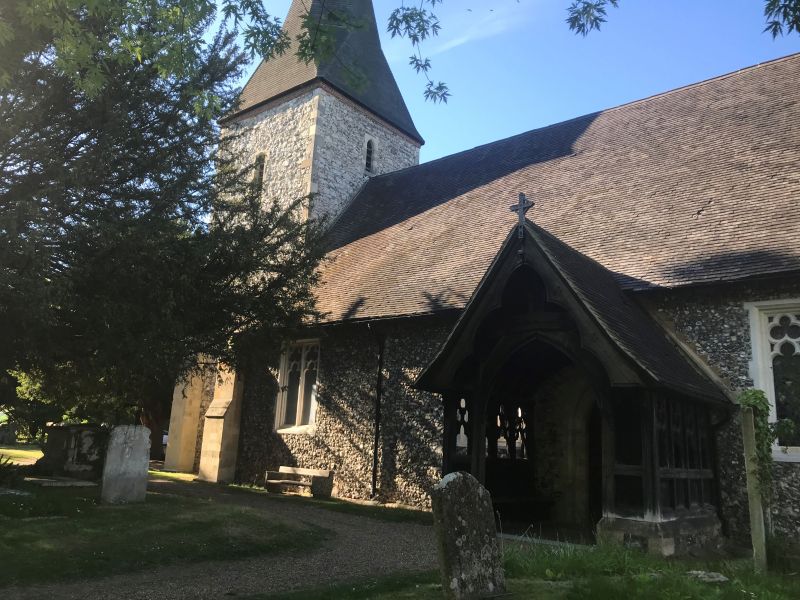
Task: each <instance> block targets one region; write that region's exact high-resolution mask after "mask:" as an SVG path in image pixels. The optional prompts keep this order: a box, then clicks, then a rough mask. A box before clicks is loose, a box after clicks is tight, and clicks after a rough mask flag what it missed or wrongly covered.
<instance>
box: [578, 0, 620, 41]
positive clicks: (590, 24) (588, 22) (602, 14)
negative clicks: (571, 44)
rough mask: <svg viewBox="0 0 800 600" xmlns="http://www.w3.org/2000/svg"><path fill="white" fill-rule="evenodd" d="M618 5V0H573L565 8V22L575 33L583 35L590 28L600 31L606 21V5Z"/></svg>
mask: <svg viewBox="0 0 800 600" xmlns="http://www.w3.org/2000/svg"><path fill="white" fill-rule="evenodd" d="M609 5H610V6H613V7H614V8H617V7H618V6H619V2H618V0H575V1H574V2H573V3H572V4H570V5H569V8H567V24H568V25H569V28H570V29H572V30H573V31H574V32H575V33H578V34H580V35H582V36H584V37H586V36H587V35H589V32H590V31H592V30H597V31H600V26H601V25H602V24H603V23H605V22H606V15H607V7H608V6H609Z"/></svg>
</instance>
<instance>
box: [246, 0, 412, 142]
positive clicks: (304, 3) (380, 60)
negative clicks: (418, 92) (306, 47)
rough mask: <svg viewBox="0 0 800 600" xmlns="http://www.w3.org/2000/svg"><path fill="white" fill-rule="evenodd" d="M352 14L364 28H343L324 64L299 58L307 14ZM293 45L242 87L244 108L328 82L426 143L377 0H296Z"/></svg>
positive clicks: (288, 27) (287, 25)
mask: <svg viewBox="0 0 800 600" xmlns="http://www.w3.org/2000/svg"><path fill="white" fill-rule="evenodd" d="M323 10H324V11H325V13H324V14H325V15H328V14H330V13H331V12H333V13H339V14H341V13H345V14H349V15H350V17H351V18H353V19H355V21H356V23H357V24H358V27H343V28H342V29H341V30H340V32H339V35H338V36H337V38H336V43H335V49H334V51H333V53H332V57H331V58H328V59H326V60H324V61H322V62H320V64H319V65H317V64H316V63H314V62H311V63H309V64H306V63H304V62H303V61H301V60H298V58H297V55H296V51H297V36H299V35H300V33H301V32H302V22H303V21H302V17H303V15H305V14H309V15H310V16H311V17H312V18H313V19H318V18H320V16H322V15H323ZM283 27H284V31H286V33H287V34H288V35H289V38H290V39H291V40H292V46H291V47H290V48H289V50H287V51H286V52H285V53H283V54H282V55H280V56H276V57H274V58H271V59H270V60H265V61H262V62H261V64H260V65H259V66H258V68H257V69H256V71H255V72H254V73H253V75H252V77H251V78H250V80H249V81H248V82H247V84H245V86H244V89H243V90H242V94H241V99H240V104H239V107H238V112H239V113H241V112H244V111H247V110H249V109H252V108H254V107H256V106H258V105H260V104H263V103H265V102H267V101H269V100H272V99H273V98H276V97H278V96H281V95H282V94H285V93H287V92H290V91H292V90H295V89H298V88H301V87H303V86H305V85H309V84H311V83H312V82H314V81H318V80H324V81H326V82H327V83H329V84H330V85H332V86H333V87H335V88H336V89H338V90H339V91H341V92H343V93H344V94H345V95H347V96H349V97H350V98H352V99H353V100H355V101H356V102H358V103H360V104H361V105H363V106H364V107H366V108H368V109H369V110H371V111H372V112H373V113H375V114H376V115H378V116H379V117H381V118H383V119H384V120H386V121H388V122H389V123H391V124H392V125H394V126H395V127H397V128H398V129H400V130H401V131H403V132H405V133H406V134H407V135H409V136H411V137H412V138H414V139H415V140H417V141H419V142H420V143H422V142H423V140H422V137H421V136H420V134H419V132H418V131H417V128H416V127H415V126H414V121H413V120H412V119H411V115H410V114H409V112H408V108H407V107H406V104H405V101H404V100H403V96H402V94H401V93H400V89H399V88H398V87H397V83H396V82H395V79H394V76H393V75H392V71H391V69H389V64H388V63H387V62H386V58H385V57H384V55H383V50H381V44H380V39H379V37H378V26H377V23H376V21H375V11H374V9H373V7H372V0H293V2H292V5H291V7H290V8H289V14H288V15H287V17H286V20H285V21H284V25H283Z"/></svg>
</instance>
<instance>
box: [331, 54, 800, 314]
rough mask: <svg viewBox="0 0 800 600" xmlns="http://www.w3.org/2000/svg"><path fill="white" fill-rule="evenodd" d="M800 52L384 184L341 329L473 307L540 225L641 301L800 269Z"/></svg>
mask: <svg viewBox="0 0 800 600" xmlns="http://www.w3.org/2000/svg"><path fill="white" fill-rule="evenodd" d="M798 91H800V54H795V55H792V56H789V57H786V58H783V59H779V60H776V61H772V62H769V63H764V64H762V65H758V66H755V67H751V68H748V69H744V70H742V71H739V72H737V73H733V74H730V75H727V76H723V77H719V78H716V79H712V80H709V81H706V82H702V83H698V84H695V85H692V86H688V87H685V88H681V89H678V90H675V91H672V92H668V93H665V94H661V95H658V96H654V97H651V98H647V99H645V100H640V101H638V102H633V103H631V104H627V105H624V106H620V107H618V108H614V109H610V110H607V111H603V112H599V113H596V114H592V115H587V116H584V117H579V118H577V119H573V120H570V121H566V122H563V123H559V124H556V125H551V126H549V127H545V128H542V129H537V130H534V131H530V132H527V133H523V134H521V135H517V136H515V137H511V138H508V139H505V140H500V141H498V142H494V143H492V144H487V145H485V146H480V147H478V148H475V149H472V150H468V151H466V152H461V153H459V154H454V155H452V156H448V157H446V158H442V159H439V160H436V161H432V162H429V163H425V164H422V165H419V166H416V167H412V168H409V169H405V170H403V171H398V172H395V173H390V174H387V175H383V176H380V177H375V178H373V179H371V180H370V181H369V182H368V184H367V185H366V186H364V188H363V189H362V191H361V192H360V193H359V194H358V195H357V197H356V198H355V199H354V200H353V201H352V202H351V204H350V206H349V207H348V208H347V209H346V210H345V211H344V213H343V214H342V215H341V216H340V218H339V219H338V220H337V221H336V223H334V225H333V227H332V230H331V232H330V248H331V251H330V257H331V258H332V259H333V260H332V261H331V262H329V263H328V264H327V265H326V266H325V268H324V271H323V280H324V284H323V285H322V287H321V288H320V290H319V300H320V308H321V309H322V310H323V311H325V312H327V313H328V315H329V316H328V318H329V319H330V320H340V319H350V318H382V317H392V316H400V315H412V314H421V313H430V312H434V311H436V310H440V309H444V308H462V307H463V306H464V305H465V303H466V301H467V300H468V299H469V297H470V295H471V294H472V292H473V291H474V289H475V287H476V285H477V284H478V282H479V281H480V279H481V276H482V275H483V273H484V272H485V270H486V269H487V267H488V266H489V264H490V263H491V261H492V258H493V257H494V256H495V254H496V253H497V251H498V249H499V248H500V245H501V244H502V241H503V239H504V237H505V235H506V233H507V232H508V230H509V227H510V226H511V225H512V224H513V221H514V219H515V216H514V215H513V214H512V213H511V212H510V211H509V210H508V207H509V205H510V204H512V203H514V202H515V201H516V198H517V194H518V193H519V192H524V193H526V194H527V196H528V198H529V199H532V200H534V201H535V202H536V206H535V207H534V208H533V209H532V210H531V211H530V213H528V217H529V218H530V219H531V220H533V221H534V222H535V223H537V224H538V225H540V226H541V227H542V228H543V229H544V230H546V231H548V232H549V233H550V234H552V235H553V236H555V237H556V238H558V239H559V240H560V241H561V242H563V243H564V244H566V245H568V246H570V247H572V248H574V249H575V250H577V251H579V252H580V253H582V254H585V255H586V256H588V257H590V258H592V259H594V260H596V261H597V262H599V263H600V264H602V265H603V266H604V267H606V268H607V269H608V270H610V271H612V272H613V273H614V276H615V278H616V280H617V281H618V282H619V284H620V285H621V286H622V288H623V289H626V290H642V289H650V288H654V287H677V286H684V285H694V284H702V283H710V282H718V281H729V280H736V279H741V278H746V277H753V276H759V275H769V274H780V273H789V272H796V271H800V243H798V240H800V94H799V93H798Z"/></svg>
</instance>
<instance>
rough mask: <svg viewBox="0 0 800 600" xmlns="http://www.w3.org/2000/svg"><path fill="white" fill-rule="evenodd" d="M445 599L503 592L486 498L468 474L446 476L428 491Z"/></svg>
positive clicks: (489, 502)
mask: <svg viewBox="0 0 800 600" xmlns="http://www.w3.org/2000/svg"><path fill="white" fill-rule="evenodd" d="M431 501H432V504H433V523H434V528H435V529H436V541H437V545H438V548H439V567H440V569H441V575H442V589H443V591H444V596H445V598H448V599H453V600H463V599H468V598H490V597H492V596H497V595H500V594H503V593H504V592H505V588H506V581H505V574H504V573H503V556H502V554H501V552H500V545H499V544H498V541H497V529H496V527H495V523H494V512H493V510H492V497H491V495H490V494H489V492H488V491H487V490H486V488H485V487H483V486H482V485H481V484H480V483H479V482H478V480H477V479H475V478H474V477H473V476H472V475H470V474H469V473H463V472H459V473H450V474H449V475H446V476H445V477H444V479H442V480H441V481H440V482H439V483H437V484H436V485H435V486H434V488H433V490H432V492H431Z"/></svg>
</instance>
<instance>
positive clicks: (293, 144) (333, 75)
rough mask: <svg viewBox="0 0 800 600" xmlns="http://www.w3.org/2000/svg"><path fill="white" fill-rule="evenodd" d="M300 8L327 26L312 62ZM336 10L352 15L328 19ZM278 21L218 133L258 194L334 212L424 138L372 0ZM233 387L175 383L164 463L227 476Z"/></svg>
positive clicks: (231, 380) (303, 0) (233, 382)
mask: <svg viewBox="0 0 800 600" xmlns="http://www.w3.org/2000/svg"><path fill="white" fill-rule="evenodd" d="M306 11H308V13H309V14H310V15H311V18H312V22H319V23H323V24H325V25H327V26H329V27H334V31H335V34H334V44H333V52H332V53H331V54H330V56H329V57H327V58H326V59H325V60H322V61H319V62H312V63H310V64H305V63H304V62H302V61H300V60H298V58H297V56H296V54H295V53H296V49H297V38H298V36H300V34H301V33H302V22H303V15H304V14H305V12H306ZM341 20H344V21H346V22H348V23H349V24H351V25H350V26H348V27H344V26H339V27H336V26H335V25H336V23H337V22H341ZM284 31H285V32H286V33H287V34H288V36H289V38H290V39H291V40H292V46H291V47H290V48H289V50H287V52H286V53H284V54H283V55H281V56H279V57H276V58H273V59H270V60H268V61H262V62H261V64H260V65H259V67H258V68H257V69H256V71H255V73H253V75H252V77H251V78H250V80H249V81H248V82H247V84H246V85H245V86H244V89H243V90H242V94H241V101H240V104H239V107H238V109H237V111H236V112H235V113H234V114H232V115H230V116H229V117H227V118H226V119H225V120H224V122H223V123H222V135H226V134H233V135H235V136H236V137H235V141H234V143H235V147H234V149H235V150H236V151H241V153H242V155H243V156H245V157H248V159H250V160H252V161H253V163H254V165H255V167H256V177H258V178H260V180H261V181H262V185H263V189H264V195H265V197H266V198H276V199H279V200H282V201H285V202H287V203H289V202H291V201H293V200H296V199H298V198H302V197H305V196H307V195H309V194H313V199H312V202H311V207H310V214H311V216H312V217H315V218H316V217H322V216H325V217H326V218H327V219H328V221H329V222H332V221H333V220H335V218H336V216H337V215H338V214H339V213H340V212H341V210H342V209H343V208H344V207H345V206H346V205H347V203H348V202H349V201H350V199H351V198H352V197H353V196H354V195H355V194H356V192H358V190H359V189H360V188H361V187H362V185H363V184H364V183H365V182H366V181H367V179H368V178H369V177H372V176H375V175H380V174H383V173H388V172H390V171H396V170H399V169H404V168H406V167H411V166H414V165H416V164H418V163H419V149H420V146H421V145H422V144H423V143H424V141H423V139H422V137H421V136H420V134H419V132H418V131H417V129H416V127H415V126H414V122H413V121H412V119H411V115H410V114H409V112H408V108H406V105H405V102H404V101H403V97H402V95H401V93H400V90H399V88H398V87H397V83H396V82H395V79H394V76H393V75H392V72H391V70H390V69H389V65H388V63H387V62H386V58H385V57H384V55H383V51H382V49H381V45H380V39H379V36H378V27H377V23H376V20H375V11H374V9H373V6H372V0H293V2H292V5H291V8H290V9H289V14H288V16H287V17H286V21H285V23H284ZM241 393H242V385H241V382H240V381H239V378H238V377H236V375H235V374H233V373H222V374H221V376H220V377H216V376H214V375H213V374H207V375H206V376H195V377H192V378H191V379H189V380H188V381H187V382H185V383H183V384H180V385H178V386H177V387H176V388H175V394H174V397H173V403H172V414H171V417H170V430H169V431H170V436H169V444H168V447H167V454H166V460H165V468H167V469H171V470H176V471H199V476H200V478H201V479H205V480H209V481H230V480H232V479H233V475H234V471H235V467H236V454H237V448H238V437H239V418H240V412H241V407H240V404H241Z"/></svg>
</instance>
